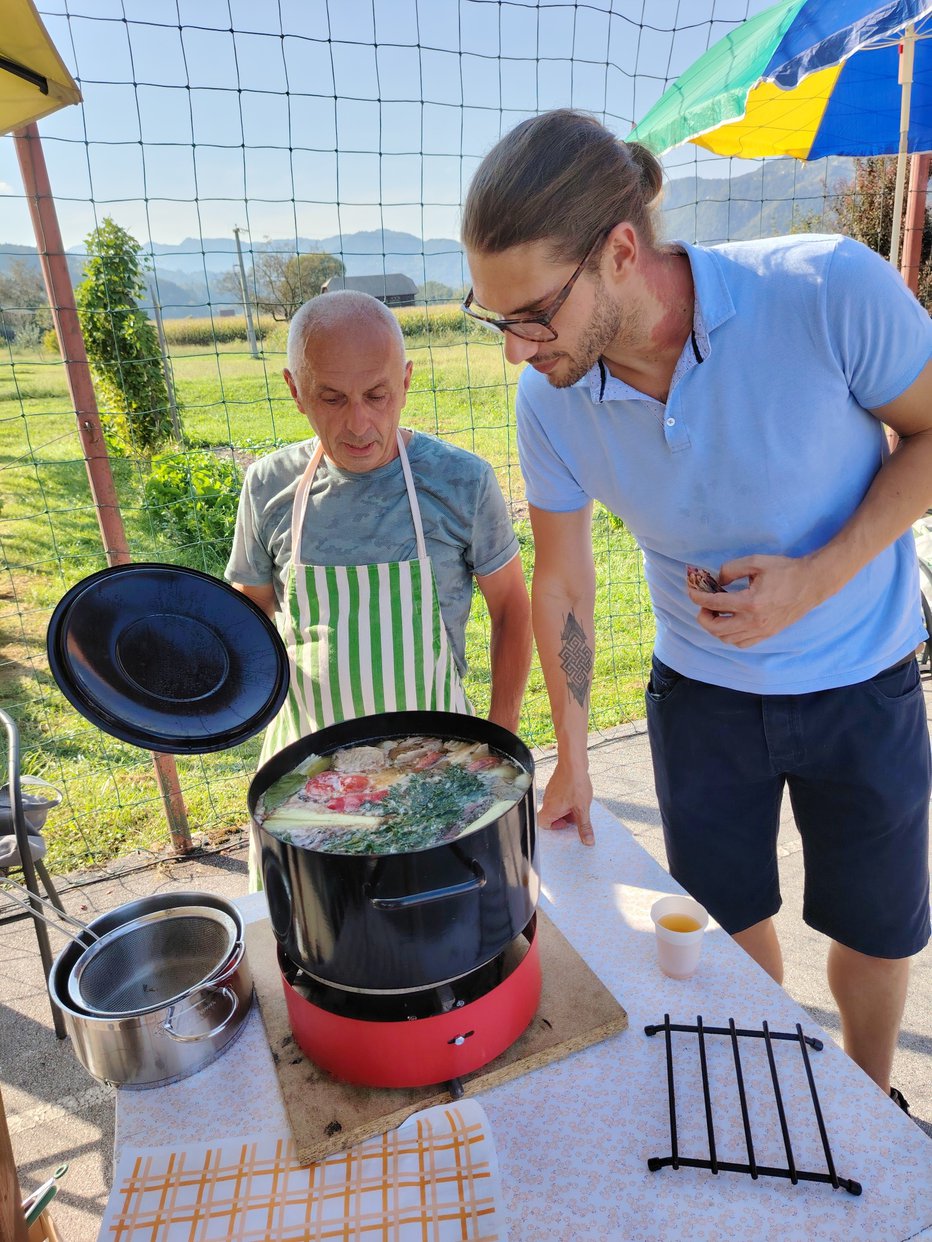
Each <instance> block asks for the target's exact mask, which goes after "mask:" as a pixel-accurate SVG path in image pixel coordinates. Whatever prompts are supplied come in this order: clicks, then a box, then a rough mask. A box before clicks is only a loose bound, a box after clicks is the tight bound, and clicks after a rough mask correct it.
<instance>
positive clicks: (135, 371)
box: [75, 216, 171, 454]
mask: <svg viewBox="0 0 932 1242" xmlns="http://www.w3.org/2000/svg"><path fill="white" fill-rule="evenodd" d="M86 244H87V253H88V256H89V257H88V261H87V263H86V264H85V267H84V279H83V280H82V281H81V283H80V284H79V285H78V287H77V289H76V290H75V299H76V301H77V304H78V315H79V317H80V320H81V328H82V330H83V333H84V341H85V344H86V346H87V354H88V359H89V361H90V364H91V371H92V374H93V376H94V380H95V382H96V385H97V388H98V392H99V395H100V397H101V401H102V404H103V406H104V411H103V415H102V417H103V421H104V425H105V427H106V428H107V431H108V433H109V436H110V438H111V440H112V441H113V442H114V443H115V445H116V446H117V447H119V448H121V449H122V450H123V451H127V450H134V451H136V452H142V453H148V454H151V453H152V452H154V451H155V450H156V449H157V448H158V447H159V445H160V444H161V443H162V442H163V441H164V440H165V439H167V437H168V435H169V433H170V431H171V418H170V414H169V401H168V390H167V388H166V386H165V375H164V373H163V371H162V359H161V354H160V352H159V343H158V338H157V337H156V333H155V326H154V325H153V324H152V323H151V321H150V320H149V319H148V318H147V317H146V315H145V314H144V313H143V311H142V310H141V309H140V306H139V302H140V300H141V299H142V298H144V297H145V296H146V281H145V272H146V271H147V270H148V268H149V266H150V265H149V264H147V263H146V261H145V259H144V258H143V257H142V256H141V255H140V247H139V243H138V242H137V241H136V239H135V238H134V237H133V236H132V235H131V234H130V233H128V232H127V231H126V230H125V229H124V228H121V227H120V225H119V224H117V223H116V222H115V221H114V220H112V219H111V218H110V217H109V216H107V217H106V218H105V219H104V222H103V224H101V225H100V227H99V228H96V229H95V230H94V231H93V233H91V235H90V236H89V237H88V238H87V243H86Z"/></svg>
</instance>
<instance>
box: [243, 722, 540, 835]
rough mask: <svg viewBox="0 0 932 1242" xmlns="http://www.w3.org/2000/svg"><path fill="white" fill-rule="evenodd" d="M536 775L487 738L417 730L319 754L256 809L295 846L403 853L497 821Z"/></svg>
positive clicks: (284, 779) (278, 783)
mask: <svg viewBox="0 0 932 1242" xmlns="http://www.w3.org/2000/svg"><path fill="white" fill-rule="evenodd" d="M530 783H531V777H530V774H529V773H528V772H526V771H525V770H524V768H522V767H521V766H520V765H519V764H517V763H515V762H514V761H513V760H511V759H509V758H507V757H506V756H505V755H501V754H498V753H496V752H493V751H491V750H490V749H489V747H488V746H487V745H485V744H484V743H476V742H466V741H461V740H459V739H446V740H444V739H441V738H431V737H410V738H403V739H397V738H393V739H387V740H386V741H384V742H382V743H380V744H379V745H378V746H372V745H360V746H350V747H346V748H344V749H343V750H339V751H336V752H335V753H334V754H333V755H330V756H327V757H324V758H322V757H320V756H317V755H312V756H311V757H310V758H309V759H306V760H305V761H304V763H303V764H302V765H301V767H300V768H298V769H296V770H295V771H294V772H289V773H287V774H286V775H285V776H283V777H281V778H280V779H279V780H277V781H276V782H275V784H274V785H272V786H271V787H270V788H269V789H268V790H267V791H266V793H265V795H264V796H263V798H262V800H261V802H260V805H259V807H258V809H257V816H256V817H257V819H258V821H259V822H260V823H261V824H262V825H263V826H264V828H265V829H266V830H267V831H268V832H270V833H272V834H273V835H274V836H277V837H279V838H280V839H281V840H283V841H286V842H288V843H289V844H291V845H297V846H302V847H304V848H306V849H314V850H320V851H323V852H326V853H335V854H399V853H405V852H407V851H410V850H419V849H424V848H426V847H428V846H431V845H436V844H439V843H440V842H443V841H449V840H452V839H453V838H454V837H458V836H461V835H462V834H463V833H464V832H469V831H472V830H474V829H475V828H477V827H479V826H480V825H481V824H483V823H488V822H491V821H492V820H493V819H495V818H497V817H498V816H499V815H501V814H503V813H504V811H505V810H507V809H508V807H509V806H511V805H512V804H513V803H515V802H517V801H518V799H519V798H521V797H522V795H523V794H524V792H525V790H526V789H527V788H528V787H529V785H530Z"/></svg>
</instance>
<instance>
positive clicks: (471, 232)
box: [462, 108, 663, 263]
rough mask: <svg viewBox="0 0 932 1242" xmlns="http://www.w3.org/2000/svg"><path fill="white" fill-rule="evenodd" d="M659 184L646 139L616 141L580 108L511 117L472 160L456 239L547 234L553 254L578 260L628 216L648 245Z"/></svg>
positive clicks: (497, 243) (490, 248) (479, 242)
mask: <svg viewBox="0 0 932 1242" xmlns="http://www.w3.org/2000/svg"><path fill="white" fill-rule="evenodd" d="M662 184H663V169H662V168H661V166H660V164H659V162H658V161H657V159H656V157H655V156H654V155H653V154H652V153H651V152H650V151H649V150H648V149H647V147H645V146H642V145H641V144H640V143H637V142H622V141H621V140H620V139H619V138H616V137H615V135H614V134H613V133H612V132H611V131H610V130H608V129H606V127H605V126H604V125H602V124H600V123H599V122H598V121H597V120H596V119H595V117H593V116H589V115H587V114H586V113H584V112H576V111H574V110H572V109H570V108H558V109H556V110H555V111H553V112H544V113H542V114H541V115H540V116H537V117H533V118H532V119H531V120H529V121H522V122H521V124H520V125H516V126H515V128H514V129H513V130H511V131H510V132H509V133H507V134H506V135H505V136H504V138H502V139H500V140H499V142H498V143H497V144H496V145H495V146H494V147H493V148H492V150H491V151H490V152H489V153H488V155H486V157H485V158H484V159H483V161H482V163H481V164H480V165H479V167H478V169H477V170H476V174H475V176H474V177H473V179H472V182H471V184H470V186H469V190H468V192H467V194H466V202H465V204H464V206H463V226H462V237H463V245H464V246H465V247H466V249H467V250H473V251H477V252H479V253H484V254H497V253H499V252H500V251H502V250H508V249H510V248H511V247H512V246H520V245H523V244H526V243H528V242H535V241H547V242H549V243H550V245H551V250H552V255H551V257H552V258H553V259H554V260H556V261H559V262H564V261H565V262H568V263H569V262H576V263H578V262H580V261H581V260H582V258H583V257H584V256H585V254H586V251H587V250H588V249H589V248H590V247H591V246H592V245H593V244H594V243H595V241H596V239H597V238H598V237H599V235H600V234H602V233H607V232H608V231H609V229H611V228H614V226H615V225H616V224H619V223H620V222H621V221H622V220H627V221H629V222H630V223H631V224H633V225H634V227H635V228H636V229H637V232H638V235H639V236H640V238H641V241H642V243H643V244H644V245H646V246H648V247H649V248H653V247H654V245H655V240H656V237H655V210H656V209H655V206H654V204H655V202H656V199H657V197H658V195H659V194H660V190H661V187H662Z"/></svg>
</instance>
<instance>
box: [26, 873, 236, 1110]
mask: <svg viewBox="0 0 932 1242" xmlns="http://www.w3.org/2000/svg"><path fill="white" fill-rule="evenodd" d="M180 906H191V907H199V906H208V907H212V908H214V909H217V910H220V911H222V912H223V913H224V914H225V915H227V916H228V917H229V918H231V919H232V920H233V922H234V923H235V925H236V929H237V940H236V946H235V948H234V951H233V953H232V954H231V955H230V956H229V957H228V959H227V961H226V963H225V964H224V966H223V967H222V968H221V970H220V971H218V972H217V973H216V974H214V975H212V976H211V977H210V978H209V979H206V980H204V981H202V982H201V983H199V984H197V985H196V986H194V987H192V988H190V989H188V990H187V991H185V992H184V993H182V994H181V995H178V996H175V997H173V998H172V1000H171V1001H170V1002H168V1003H166V1004H164V1005H160V1006H158V1007H156V1008H149V1009H145V1010H139V1011H137V1012H135V1013H126V1014H122V1015H120V1016H114V1017H96V1016H94V1015H92V1014H88V1013H86V1012H84V1011H82V1010H81V1009H79V1008H77V1007H76V1006H75V1005H74V1004H73V1002H72V1001H71V998H70V996H69V981H70V978H71V974H72V972H73V971H74V969H75V967H76V966H77V963H78V962H79V961H80V960H81V957H82V955H83V953H84V952H85V950H86V949H87V948H88V947H89V946H90V945H92V944H94V943H95V940H94V937H95V936H104V935H106V933H108V932H110V931H113V930H114V929H116V928H119V927H121V926H123V925H124V924H125V923H128V922H132V921H133V920H136V919H140V918H147V917H148V916H150V915H152V914H154V913H157V912H158V911H160V910H164V909H166V908H169V907H170V908H176V907H180ZM49 992H50V993H51V997H52V1002H53V1004H54V1005H55V1006H56V1007H57V1008H58V1009H59V1010H60V1011H61V1014H62V1017H63V1019H64V1023H65V1028H66V1030H67V1032H68V1034H69V1035H70V1036H71V1039H72V1043H73V1046H74V1052H75V1056H76V1057H77V1058H78V1060H79V1061H80V1062H81V1064H82V1065H83V1066H84V1067H85V1069H86V1070H87V1071H88V1073H90V1074H92V1075H93V1076H94V1077H95V1078H97V1079H99V1080H100V1081H102V1082H108V1083H112V1084H114V1085H115V1086H121V1087H127V1088H130V1089H142V1088H145V1087H156V1086H164V1085H165V1084H166V1083H169V1082H175V1081H177V1080H178V1079H179V1078H186V1077H187V1076H188V1075H189V1074H194V1073H196V1072H197V1071H198V1070H200V1069H203V1068H204V1066H205V1065H209V1064H210V1062H211V1061H213V1060H214V1059H215V1058H216V1057H218V1056H219V1055H220V1054H221V1053H222V1052H224V1051H225V1050H226V1049H227V1048H228V1047H229V1045H230V1043H231V1042H232V1041H233V1039H234V1038H235V1037H236V1036H237V1035H238V1034H239V1032H240V1030H241V1029H242V1025H243V1022H244V1020H245V1018H246V1015H247V1014H248V1012H249V1006H250V1004H251V1001H252V977H251V975H250V971H249V966H248V963H247V961H246V956H245V944H244V941H243V920H242V916H241V915H240V913H239V911H238V910H237V909H236V907H235V906H232V905H230V903H229V902H226V901H224V900H223V898H221V897H215V896H213V895H212V894H210V893H158V894H155V895H153V896H151V897H143V898H141V899H140V900H138V901H133V902H129V903H128V904H126V905H123V906H120V907H119V908H118V909H116V910H111V911H109V912H108V913H106V914H103V915H101V916H100V917H99V918H97V919H94V921H93V922H91V923H89V924H88V926H87V931H85V932H83V933H81V934H80V935H79V936H78V937H77V938H76V940H75V941H74V942H72V943H71V944H69V945H68V946H67V948H65V949H64V950H63V951H62V952H61V953H60V954H59V955H58V957H57V958H56V959H55V961H54V963H53V964H52V969H51V972H50V974H49Z"/></svg>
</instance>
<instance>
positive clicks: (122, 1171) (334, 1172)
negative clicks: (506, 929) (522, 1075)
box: [98, 1100, 507, 1242]
mask: <svg viewBox="0 0 932 1242" xmlns="http://www.w3.org/2000/svg"><path fill="white" fill-rule="evenodd" d="M500 1201H501V1194H500V1188H499V1181H498V1162H497V1160H496V1156H495V1147H494V1144H493V1142H492V1134H491V1130H490V1128H489V1120H488V1117H486V1115H485V1112H484V1110H483V1109H482V1107H481V1105H479V1104H477V1103H476V1101H475V1100H460V1101H459V1103H457V1104H448V1105H440V1106H438V1107H436V1108H428V1109H425V1110H424V1111H423V1112H420V1113H415V1114H414V1115H413V1116H412V1117H409V1118H408V1120H407V1121H405V1122H404V1124H403V1125H401V1126H399V1128H398V1129H397V1130H392V1131H391V1132H390V1133H389V1134H383V1135H381V1136H380V1137H378V1138H373V1139H367V1140H366V1142H364V1143H360V1144H358V1145H357V1146H356V1147H353V1148H351V1149H350V1150H349V1151H345V1152H341V1153H340V1154H339V1155H336V1156H329V1157H328V1158H327V1159H326V1160H322V1161H320V1163H319V1164H312V1165H310V1166H307V1165H304V1166H301V1165H298V1164H296V1163H295V1159H294V1145H293V1144H292V1142H291V1141H290V1140H289V1139H276V1138H245V1139H224V1140H223V1141H221V1142H217V1143H199V1144H190V1145H185V1146H183V1147H158V1148H151V1149H148V1150H146V1151H138V1152H127V1153H125V1154H124V1155H123V1156H122V1158H121V1159H120V1162H119V1165H118V1167H117V1170H116V1176H115V1177H114V1184H113V1190H112V1192H111V1195H110V1201H109V1203H108V1205H107V1210H106V1213H105V1214H104V1219H103V1224H102V1225H101V1230H100V1233H99V1235H98V1242H143V1239H145V1242H231V1240H233V1239H235V1240H236V1242H266V1239H269V1240H272V1239H276V1240H279V1239H280V1240H281V1242H298V1240H299V1239H301V1240H306V1242H317V1240H318V1239H320V1240H321V1242H322V1240H323V1239H334V1240H339V1242H342V1240H344V1239H345V1240H346V1242H352V1239H357V1238H362V1239H366V1238H371V1239H373V1240H375V1239H378V1242H466V1240H467V1239H468V1242H506V1239H507V1233H506V1230H505V1227H504V1221H503V1214H502V1210H501V1208H500V1206H499V1203H500Z"/></svg>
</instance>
